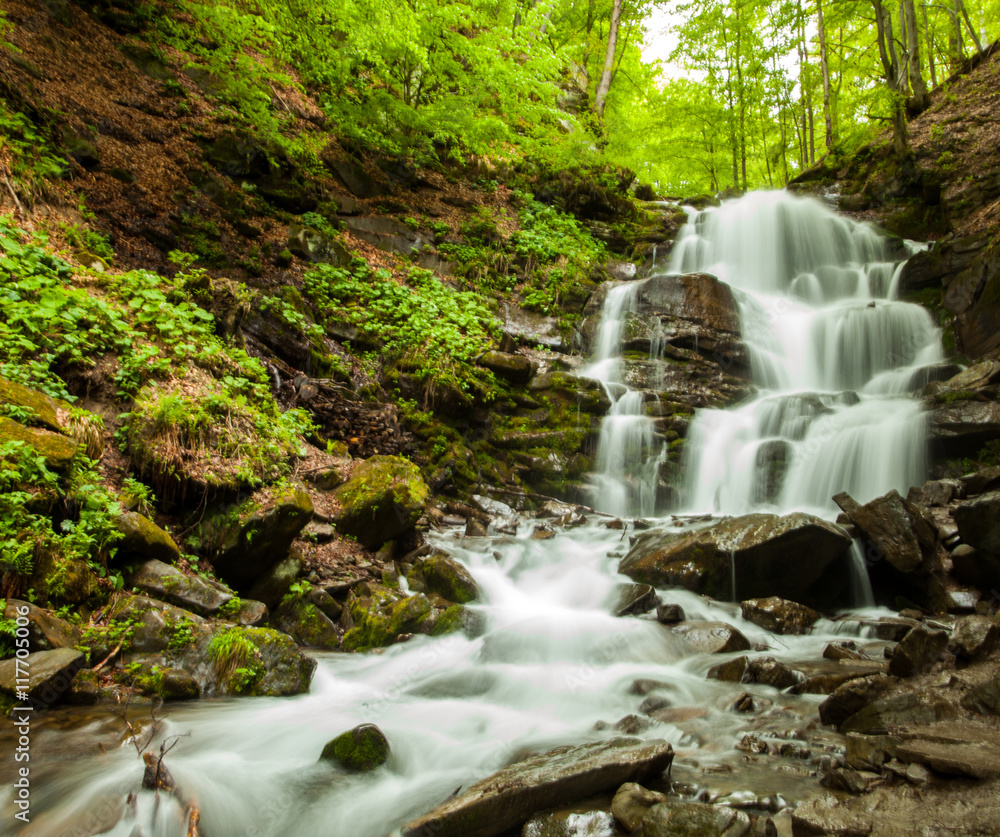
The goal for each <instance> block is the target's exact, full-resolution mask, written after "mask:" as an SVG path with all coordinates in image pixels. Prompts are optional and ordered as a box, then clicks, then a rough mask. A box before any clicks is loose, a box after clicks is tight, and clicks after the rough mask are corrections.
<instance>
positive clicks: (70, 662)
mask: <svg viewBox="0 0 1000 837" xmlns="http://www.w3.org/2000/svg"><path fill="white" fill-rule="evenodd" d="M86 664H87V658H86V657H84V655H83V654H82V653H80V652H79V651H77V650H76V649H75V648H56V649H55V650H53V651H36V652H35V653H34V654H29V655H28V656H27V657H23V658H11V659H9V660H4V661H3V662H0V692H3V693H5V694H6V695H8V697H11V698H13V697H15V696H16V695H17V694H18V693H19V692H21V691H24V692H26V693H27V695H28V703H30V704H31V705H32V706H34V707H35V708H36V709H44V708H47V707H49V706H52V705H53V704H55V703H58V702H59V700H60V699H61V698H62V696H63V695H64V694H65V693H66V692H67V691H68V690H69V688H70V686H71V685H72V683H73V677H74V675H75V674H76V673H77V672H78V671H79V670H80V669H82V668H83V667H84V666H85V665H86ZM25 675H27V680H28V683H27V688H24V684H23V682H22V683H18V680H23V679H24V678H25ZM18 703H19V704H20V703H21V701H20V700H19V701H18Z"/></svg>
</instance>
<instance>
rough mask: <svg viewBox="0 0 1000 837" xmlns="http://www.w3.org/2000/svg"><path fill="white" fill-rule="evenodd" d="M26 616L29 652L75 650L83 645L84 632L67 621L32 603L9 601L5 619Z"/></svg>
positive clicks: (4, 612)
mask: <svg viewBox="0 0 1000 837" xmlns="http://www.w3.org/2000/svg"><path fill="white" fill-rule="evenodd" d="M20 614H25V616H24V618H26V619H27V620H28V650H29V651H52V650H54V649H56V648H75V647H76V646H77V645H82V644H83V632H82V631H81V630H80V629H79V628H78V627H76V626H75V625H71V624H70V623H69V622H67V621H66V620H65V619H60V618H59V617H58V616H54V615H53V614H51V613H49V612H48V611H47V610H43V609H42V608H40V607H37V606H35V605H33V604H31V603H30V602H23V601H21V600H19V599H7V604H6V606H5V607H4V610H3V618H4V619H10V620H13V619H16V618H18V616H19V615H20Z"/></svg>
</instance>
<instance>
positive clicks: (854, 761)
mask: <svg viewBox="0 0 1000 837" xmlns="http://www.w3.org/2000/svg"><path fill="white" fill-rule="evenodd" d="M895 755H896V740H895V739H894V738H892V737H891V736H888V735H861V734H860V733H857V732H849V733H847V747H846V750H845V752H844V760H845V761H846V762H847V765H848V767H853V768H854V769H855V770H873V771H876V772H878V771H880V770H881V769H882V765H883V764H885V763H886V762H887V761H889V760H890V759H893V758H895Z"/></svg>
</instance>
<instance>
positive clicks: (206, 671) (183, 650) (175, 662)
mask: <svg viewBox="0 0 1000 837" xmlns="http://www.w3.org/2000/svg"><path fill="white" fill-rule="evenodd" d="M112 617H113V619H114V620H116V621H118V622H119V623H125V624H128V625H130V626H132V634H131V639H130V640H129V642H128V643H127V644H126V646H125V647H123V650H122V658H121V666H122V669H123V671H132V672H135V674H134V677H135V681H136V683H137V685H139V686H141V687H142V688H143V689H144V691H146V692H147V693H151V694H155V695H158V696H161V697H168V698H169V697H187V696H189V695H188V694H187V691H188V690H186V689H185V690H182V691H181V692H180V693H179V694H178V693H175V692H167V691H166V687H167V686H168V685H169V684H168V683H167V682H166V676H167V673H168V672H170V673H171V675H170V677H171V679H172V680H173V681H174V682H177V683H180V682H181V681H183V680H185V678H184V677H183V676H182V675H181V674H180V672H184V673H185V674H186V675H188V676H189V677H190V678H191V680H192V681H193V682H194V683H195V684H196V685H197V688H198V691H199V692H200V694H202V695H204V696H214V695H268V696H278V695H295V694H300V693H302V692H305V691H308V690H309V683H310V681H311V679H312V675H313V672H314V671H315V670H316V660H315V659H313V658H312V657H310V656H308V655H306V654H304V653H303V652H302V651H301V650H300V649H299V648H298V646H296V644H295V642H294V641H293V640H292V638H291V637H289V636H287V635H285V634H283V633H280V632H278V631H275V630H271V629H269V628H244V627H236V626H233V625H223V624H217V623H213V622H211V621H209V620H208V619H204V618H202V617H200V616H198V615H197V614H195V613H192V612H191V611H188V610H183V609H182V608H179V607H174V606H173V605H169V604H166V603H165V602H160V601H157V600H155V599H151V598H148V597H147V596H126V597H124V598H123V599H122V600H120V601H119V602H118V603H117V605H116V607H115V609H114V611H113V613H112Z"/></svg>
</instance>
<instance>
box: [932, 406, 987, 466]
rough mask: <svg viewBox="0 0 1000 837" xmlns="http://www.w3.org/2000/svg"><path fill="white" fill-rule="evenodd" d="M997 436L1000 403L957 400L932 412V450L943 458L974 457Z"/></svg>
mask: <svg viewBox="0 0 1000 837" xmlns="http://www.w3.org/2000/svg"><path fill="white" fill-rule="evenodd" d="M998 436H1000V404H998V403H996V402H994V401H954V402H952V403H950V404H945V405H943V406H939V407H935V408H934V409H933V410H932V411H931V417H930V438H931V445H932V448H931V450H932V451H935V452H937V453H939V454H941V455H945V456H961V455H966V454H972V453H975V452H976V451H978V450H979V449H980V448H981V447H982V446H983V445H985V444H986V443H987V442H989V441H990V440H991V439H996V438H997V437H998Z"/></svg>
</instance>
